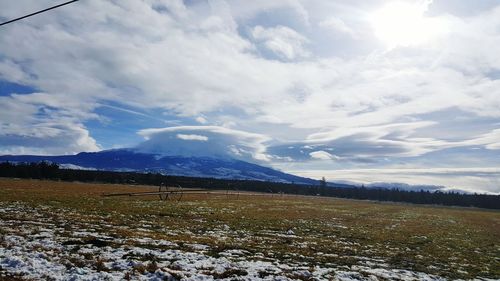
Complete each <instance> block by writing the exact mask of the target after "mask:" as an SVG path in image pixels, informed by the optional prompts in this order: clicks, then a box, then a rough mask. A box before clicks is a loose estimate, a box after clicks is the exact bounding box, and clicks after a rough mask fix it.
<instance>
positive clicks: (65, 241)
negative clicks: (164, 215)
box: [0, 202, 443, 280]
mask: <svg viewBox="0 0 500 281" xmlns="http://www.w3.org/2000/svg"><path fill="white" fill-rule="evenodd" d="M71 212H72V211H71V210H62V209H57V210H52V209H51V208H50V207H47V206H38V207H29V206H27V205H25V204H22V203H19V202H15V203H5V202H1V203H0V213H2V214H3V215H4V216H2V217H6V216H5V214H10V215H11V216H10V218H11V219H3V220H1V221H0V233H2V238H1V240H0V275H3V276H16V277H22V278H28V279H49V280H123V279H131V280H215V279H218V280H257V279H263V280H387V279H390V280H443V279H442V278H440V277H437V276H432V275H428V274H425V273H419V272H412V271H408V270H400V269H391V268H389V267H388V265H387V264H385V263H384V262H383V261H381V260H377V259H371V258H369V257H364V258H360V260H362V263H361V264H359V265H353V266H350V267H349V266H337V267H336V266H332V267H319V266H315V267H311V266H310V265H309V264H308V263H302V264H300V263H282V262H280V260H279V259H272V258H269V257H264V256H263V255H262V254H261V253H252V254H251V253H249V252H248V251H245V250H238V249H230V250H226V251H223V252H219V253H217V255H213V254H212V253H211V249H210V246H208V245H202V244H183V245H179V244H177V243H174V242H171V241H166V240H162V239H160V240H155V239H151V238H140V237H139V238H128V239H123V238H118V237H113V236H110V235H108V233H109V232H110V231H109V230H111V229H112V228H120V229H119V230H123V228H127V227H126V226H113V225H111V224H107V223H106V217H102V223H101V224H93V223H82V222H78V223H76V222H74V221H71V220H67V219H66V217H71V215H70V213H71ZM48 213H50V214H48ZM13 214H14V216H12V215H13ZM68 214H69V216H68ZM94 219H95V218H94ZM104 229H106V232H104V231H103V230H104ZM129 230H131V231H134V232H136V233H138V234H139V233H141V232H147V231H149V230H148V226H142V227H141V228H138V229H129ZM218 235H219V236H221V235H224V233H223V230H222V231H218ZM281 235H283V236H287V235H290V236H292V235H293V232H292V231H290V232H288V233H283V234H281Z"/></svg>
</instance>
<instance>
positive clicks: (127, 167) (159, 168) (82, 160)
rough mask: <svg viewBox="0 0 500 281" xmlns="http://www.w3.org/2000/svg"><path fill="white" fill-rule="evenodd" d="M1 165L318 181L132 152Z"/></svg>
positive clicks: (233, 163) (220, 161)
mask: <svg viewBox="0 0 500 281" xmlns="http://www.w3.org/2000/svg"><path fill="white" fill-rule="evenodd" d="M5 161H11V162H41V161H49V162H52V163H57V164H59V165H60V166H61V167H62V168H70V169H87V170H88V169H97V170H107V171H135V172H155V173H156V172H158V173H162V174H167V175H177V176H190V177H213V178H222V179H242V180H261V181H273V182H287V183H292V182H293V183H299V184H318V181H316V180H313V179H309V178H303V177H299V176H295V175H291V174H287V173H283V172H280V171H277V170H274V169H271V168H268V167H264V166H260V165H257V164H252V163H249V162H245V161H241V160H236V159H231V158H227V157H226V158H217V157H207V156H204V157H192V156H166V155H162V154H154V153H144V152H139V151H137V150H135V149H116V150H105V151H100V152H82V153H78V154H76V155H63V156H33V155H4V156H0V162H5Z"/></svg>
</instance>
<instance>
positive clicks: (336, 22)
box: [318, 17, 358, 39]
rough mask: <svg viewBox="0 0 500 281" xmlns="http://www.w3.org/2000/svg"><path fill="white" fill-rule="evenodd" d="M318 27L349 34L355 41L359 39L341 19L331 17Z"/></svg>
mask: <svg viewBox="0 0 500 281" xmlns="http://www.w3.org/2000/svg"><path fill="white" fill-rule="evenodd" d="M318 25H319V26H320V27H325V28H329V29H332V30H334V31H336V32H340V33H344V34H347V35H349V36H351V37H352V38H354V39H357V38H358V35H357V34H356V32H355V31H354V30H353V29H352V28H351V27H349V26H348V25H347V24H346V23H345V22H344V21H343V20H342V19H340V18H336V17H330V18H328V19H326V20H323V21H321V22H320V23H319V24H318Z"/></svg>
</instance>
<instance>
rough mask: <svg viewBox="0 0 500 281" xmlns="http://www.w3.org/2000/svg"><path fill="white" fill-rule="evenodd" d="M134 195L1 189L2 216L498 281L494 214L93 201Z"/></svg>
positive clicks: (287, 259)
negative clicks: (20, 209) (19, 208)
mask: <svg viewBox="0 0 500 281" xmlns="http://www.w3.org/2000/svg"><path fill="white" fill-rule="evenodd" d="M135 191H156V188H152V187H145V186H124V185H109V184H82V183H66V182H53V181H36V180H16V179H0V203H2V204H4V206H5V205H8V204H18V203H22V204H23V205H25V206H31V207H33V208H37V209H36V210H37V212H38V213H39V214H38V215H39V216H41V217H43V218H46V219H48V221H51V222H55V224H57V221H58V220H61V219H62V217H64V219H65V221H71V222H72V224H75V225H78V224H82V225H92V226H93V228H94V229H95V230H96V231H98V232H103V233H107V234H108V235H109V236H111V237H117V238H123V239H128V238H144V237H146V238H148V237H149V238H153V239H163V240H168V241H172V242H174V243H176V244H177V245H178V247H179V248H180V249H183V248H186V249H187V248H189V247H193V246H192V245H193V244H201V245H207V246H208V247H207V249H208V250H207V254H208V255H210V256H213V257H219V256H220V255H221V253H226V252H227V251H228V250H231V249H238V250H243V251H246V252H247V253H249V255H251V256H252V257H253V259H255V258H259V259H262V260H263V261H265V260H279V261H280V262H282V263H300V264H305V265H307V266H308V267H310V268H314V267H315V266H321V267H329V266H336V267H345V268H352V267H353V266H356V265H360V264H362V265H365V266H366V265H369V264H370V263H379V264H386V265H387V266H389V267H390V268H398V269H407V270H412V271H418V272H425V273H428V274H432V275H437V276H442V277H445V278H452V279H455V278H463V279H470V278H476V277H484V278H495V279H498V278H500V244H499V241H500V239H499V238H500V212H498V211H486V210H478V209H464V208H449V207H431V206H414V205H407V204H390V203H375V202H366V201H355V200H343V199H334V198H319V197H296V196H285V197H279V196H274V197H271V196H244V195H241V196H238V197H236V196H230V197H227V196H214V195H185V196H184V197H183V198H182V200H181V201H180V202H172V201H166V202H165V201H159V200H158V198H157V197H156V196H151V197H101V196H100V195H101V194H102V193H104V192H135ZM14 202H17V203H14ZM23 219H25V220H31V219H32V218H30V217H29V214H18V213H12V212H8V211H4V212H0V220H1V221H14V220H17V221H20V222H22V220H23ZM122 226H126V227H122ZM64 227H70V226H64ZM64 227H63V228H64ZM15 228H16V226H15V224H14V225H12V226H11V227H10V228H6V227H3V228H0V234H2V235H7V234H12V233H15V232H16V229H15ZM61 231H64V229H63V230H61ZM84 239H85V238H84ZM88 239H90V238H88ZM0 242H1V240H0ZM0 248H1V244H0ZM97 266H99V265H97ZM214 276H215V275H214Z"/></svg>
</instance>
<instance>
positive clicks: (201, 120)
mask: <svg viewBox="0 0 500 281" xmlns="http://www.w3.org/2000/svg"><path fill="white" fill-rule="evenodd" d="M195 120H196V122H198V123H200V124H206V123H207V122H208V121H207V119H206V118H205V117H203V116H198V117H196V118H195Z"/></svg>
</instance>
